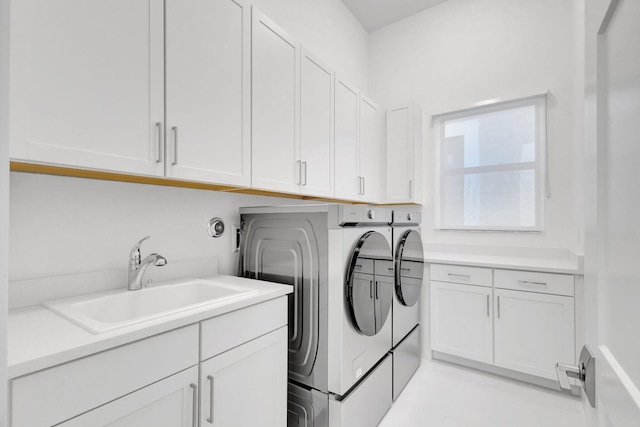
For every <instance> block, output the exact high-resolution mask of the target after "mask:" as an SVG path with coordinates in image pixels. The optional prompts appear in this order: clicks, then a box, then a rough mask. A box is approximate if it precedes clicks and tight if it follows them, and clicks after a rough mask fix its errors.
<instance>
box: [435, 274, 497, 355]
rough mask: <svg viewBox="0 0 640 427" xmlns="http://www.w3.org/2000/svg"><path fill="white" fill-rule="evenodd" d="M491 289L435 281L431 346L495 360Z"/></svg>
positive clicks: (448, 352) (449, 352) (449, 351)
mask: <svg viewBox="0 0 640 427" xmlns="http://www.w3.org/2000/svg"><path fill="white" fill-rule="evenodd" d="M491 291H492V289H491V288H489V287H484V286H473V285H462V284H457V283H444V282H435V281H432V282H431V349H432V350H435V351H440V352H442V353H447V354H452V355H455V356H460V357H464V358H466V359H470V360H476V361H478V362H484V363H492V362H493V339H492V327H493V319H492V316H491V307H490V306H491Z"/></svg>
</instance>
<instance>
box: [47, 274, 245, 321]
mask: <svg viewBox="0 0 640 427" xmlns="http://www.w3.org/2000/svg"><path fill="white" fill-rule="evenodd" d="M255 293H257V291H256V290H254V289H246V288H242V287H239V286H233V285H228V284H223V283H218V282H215V281H210V280H203V279H188V280H187V281H184V282H180V283H176V284H167V285H160V286H156V287H152V288H144V289H141V290H138V291H128V290H126V289H123V290H117V291H111V292H102V293H99V294H93V295H84V296H81V297H74V298H66V299H60V300H53V301H47V302H45V303H43V305H44V306H45V307H47V308H49V309H50V310H53V311H55V312H56V313H58V314H60V315H61V316H63V317H65V318H66V319H68V320H70V321H72V322H74V323H76V324H77V325H79V326H81V327H83V328H85V329H87V330H88V331H90V332H92V333H94V334H100V333H104V332H109V331H113V330H114V329H119V328H124V327H127V326H131V325H135V324H138V323H141V322H145V321H148V320H151V319H157V318H159V317H163V316H168V315H171V314H175V313H179V312H182V311H185V310H190V309H193V308H197V307H202V306H205V305H206V306H209V305H214V304H215V305H219V304H220V303H223V302H227V301H229V300H231V299H237V298H241V297H247V296H250V295H253V294H255Z"/></svg>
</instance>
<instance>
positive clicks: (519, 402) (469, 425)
mask: <svg viewBox="0 0 640 427" xmlns="http://www.w3.org/2000/svg"><path fill="white" fill-rule="evenodd" d="M583 408H584V407H583V404H582V401H581V399H579V398H574V397H571V396H566V395H562V394H560V393H558V392H555V391H552V390H546V389H544V388H541V387H537V386H532V385H528V384H524V383H520V382H518V381H512V380H509V379H506V378H501V377H498V376H495V375H491V374H487V373H484V372H479V371H475V370H473V369H469V368H464V367H459V366H456V365H452V364H448V363H445V362H439V361H430V360H423V363H422V365H421V366H420V369H418V371H417V372H416V374H415V375H414V377H413V379H412V380H411V381H410V382H409V384H407V386H406V388H405V389H404V391H403V392H402V394H401V395H400V397H399V398H398V400H396V401H395V402H394V404H393V406H392V407H391V409H390V410H389V412H388V413H387V415H386V416H385V418H384V419H383V420H382V422H381V423H380V425H379V427H397V426H403V427H412V426H417V427H418V426H419V427H422V426H425V427H427V426H429V427H431V426H433V427H514V426H517V427H540V426H544V427H555V426H558V427H561V426H562V427H584V426H585V425H586V419H585V414H584V409H583Z"/></svg>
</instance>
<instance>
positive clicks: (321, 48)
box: [251, 0, 369, 93]
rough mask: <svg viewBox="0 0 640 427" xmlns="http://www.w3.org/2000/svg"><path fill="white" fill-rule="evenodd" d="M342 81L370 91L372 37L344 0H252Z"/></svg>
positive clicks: (364, 90)
mask: <svg viewBox="0 0 640 427" xmlns="http://www.w3.org/2000/svg"><path fill="white" fill-rule="evenodd" d="M251 3H252V4H253V5H254V6H256V7H257V8H258V9H260V10H261V11H262V12H264V13H265V14H266V15H267V16H268V17H269V18H271V19H272V20H273V21H275V22H276V23H277V24H278V25H279V26H281V27H282V28H283V29H284V30H285V31H286V32H288V33H289V34H290V35H291V36H293V38H295V39H296V40H298V41H299V42H300V43H302V45H303V46H305V47H306V48H307V49H309V50H310V51H311V52H312V53H313V54H314V55H315V56H317V57H318V58H320V59H321V60H322V61H323V62H324V63H325V64H327V66H329V67H331V68H333V70H334V71H335V72H336V73H337V74H339V75H340V76H341V78H342V79H344V80H346V81H348V82H350V83H351V84H353V85H355V86H356V87H357V88H358V89H360V90H362V91H363V92H365V93H366V92H367V86H368V83H367V80H368V61H367V57H368V40H369V38H368V34H367V31H366V30H365V29H364V27H362V25H361V24H360V23H359V22H358V20H357V19H356V18H355V17H354V16H353V15H352V14H351V12H350V11H349V9H347V7H346V6H345V5H344V3H342V1H341V0H251Z"/></svg>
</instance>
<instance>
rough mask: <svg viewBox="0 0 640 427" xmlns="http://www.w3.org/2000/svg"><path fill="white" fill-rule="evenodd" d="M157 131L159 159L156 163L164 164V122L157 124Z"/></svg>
mask: <svg viewBox="0 0 640 427" xmlns="http://www.w3.org/2000/svg"><path fill="white" fill-rule="evenodd" d="M156 131H157V132H158V157H157V158H156V163H162V152H163V151H164V150H163V149H162V122H158V123H156Z"/></svg>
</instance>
